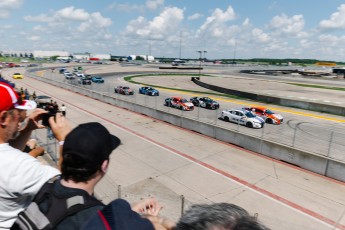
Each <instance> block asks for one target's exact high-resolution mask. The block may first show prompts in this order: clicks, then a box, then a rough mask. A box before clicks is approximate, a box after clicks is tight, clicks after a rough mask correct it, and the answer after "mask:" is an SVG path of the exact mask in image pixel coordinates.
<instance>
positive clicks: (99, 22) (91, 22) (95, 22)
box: [78, 12, 112, 32]
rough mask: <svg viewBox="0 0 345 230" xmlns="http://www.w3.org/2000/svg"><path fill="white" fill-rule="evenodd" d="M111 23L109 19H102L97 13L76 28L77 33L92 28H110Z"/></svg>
mask: <svg viewBox="0 0 345 230" xmlns="http://www.w3.org/2000/svg"><path fill="white" fill-rule="evenodd" d="M111 24H112V21H111V20H110V19H109V18H104V17H103V16H102V15H101V14H100V13H99V12H96V13H92V14H91V15H89V17H88V19H87V21H86V22H83V23H81V24H80V26H79V27H78V31H80V32H85V31H86V30H88V29H90V30H92V29H94V28H98V29H99V28H105V27H109V26H111Z"/></svg>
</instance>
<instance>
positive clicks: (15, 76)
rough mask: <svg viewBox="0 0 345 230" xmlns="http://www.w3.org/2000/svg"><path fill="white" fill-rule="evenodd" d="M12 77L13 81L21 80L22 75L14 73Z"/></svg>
mask: <svg viewBox="0 0 345 230" xmlns="http://www.w3.org/2000/svg"><path fill="white" fill-rule="evenodd" d="M12 77H13V79H23V75H22V74H21V73H14V74H13V76H12Z"/></svg>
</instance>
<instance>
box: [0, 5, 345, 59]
mask: <svg viewBox="0 0 345 230" xmlns="http://www.w3.org/2000/svg"><path fill="white" fill-rule="evenodd" d="M0 36H1V40H0V51H1V50H6V51H7V50H20V51H26V50H27V51H32V50H59V51H60V50H65V51H69V52H71V53H74V52H91V53H93V54H109V53H110V54H112V55H130V54H150V55H153V56H155V57H181V58H198V57H199V53H197V52H196V51H197V50H205V51H207V53H206V54H205V55H206V58H209V59H218V58H233V57H234V56H235V58H311V59H314V58H315V59H321V60H331V61H345V45H344V44H345V2H344V1H340V0H332V1H325V0H313V1H300V0H299V1H298V0H288V1H287V0H277V1H271V0H233V1H231V0H213V1H206V0H146V1H137V0H127V1H122V0H118V1H109V0H98V1H95V0H93V1H91V0H59V1H42V0H0ZM235 50H236V52H235Z"/></svg>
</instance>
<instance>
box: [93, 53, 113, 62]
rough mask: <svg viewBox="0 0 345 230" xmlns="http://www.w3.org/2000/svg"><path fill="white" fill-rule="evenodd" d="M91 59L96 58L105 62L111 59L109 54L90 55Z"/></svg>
mask: <svg viewBox="0 0 345 230" xmlns="http://www.w3.org/2000/svg"><path fill="white" fill-rule="evenodd" d="M92 57H93V58H98V59H99V60H107V61H109V60H110V58H111V55H110V54H95V55H92Z"/></svg>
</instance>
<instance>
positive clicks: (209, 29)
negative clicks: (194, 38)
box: [197, 6, 236, 37]
mask: <svg viewBox="0 0 345 230" xmlns="http://www.w3.org/2000/svg"><path fill="white" fill-rule="evenodd" d="M235 18H236V14H235V12H234V10H233V8H232V7H231V6H229V7H228V9H227V10H226V11H223V10H221V9H219V8H217V9H215V10H214V11H213V13H212V15H211V16H209V17H207V19H206V21H205V23H204V24H203V25H202V26H201V27H200V29H199V30H198V32H197V34H198V35H200V34H209V35H210V36H215V37H220V36H223V35H224V32H226V31H227V30H226V27H227V26H226V23H227V22H228V21H231V20H234V19H235Z"/></svg>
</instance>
